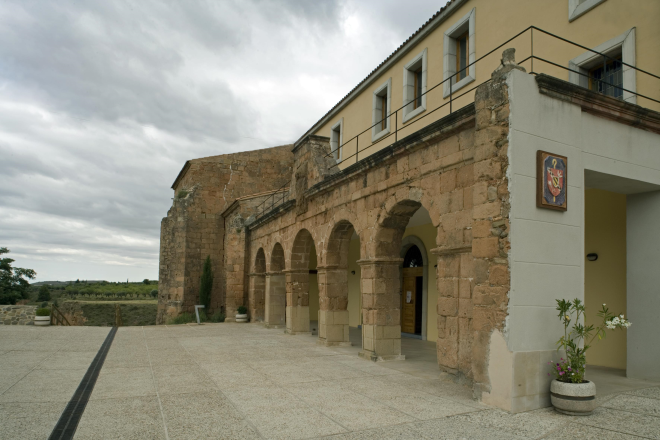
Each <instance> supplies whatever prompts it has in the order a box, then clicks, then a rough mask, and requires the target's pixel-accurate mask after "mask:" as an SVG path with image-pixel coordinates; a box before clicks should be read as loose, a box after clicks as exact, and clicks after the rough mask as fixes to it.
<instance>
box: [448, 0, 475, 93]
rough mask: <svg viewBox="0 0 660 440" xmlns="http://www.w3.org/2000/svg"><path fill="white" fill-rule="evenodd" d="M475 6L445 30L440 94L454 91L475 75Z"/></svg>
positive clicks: (469, 81) (471, 80)
mask: <svg viewBox="0 0 660 440" xmlns="http://www.w3.org/2000/svg"><path fill="white" fill-rule="evenodd" d="M475 26H476V8H473V9H472V10H471V11H470V12H468V13H467V14H465V15H464V16H463V17H461V18H460V19H459V20H458V21H456V22H455V23H454V24H453V25H452V26H451V27H450V28H449V29H447V30H446V31H445V34H444V41H443V61H442V68H443V79H444V83H443V86H442V90H443V92H442V96H443V97H444V98H449V95H450V94H452V93H456V92H457V91H458V90H460V89H462V88H463V87H465V86H466V85H468V84H470V83H471V82H473V81H474V80H475V79H476V77H477V73H476V65H475V63H474V62H475V60H476V52H475V44H474V43H475V41H476V33H475V32H476V28H475Z"/></svg>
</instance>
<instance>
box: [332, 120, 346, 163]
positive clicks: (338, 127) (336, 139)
mask: <svg viewBox="0 0 660 440" xmlns="http://www.w3.org/2000/svg"><path fill="white" fill-rule="evenodd" d="M343 128H344V118H341V119H340V120H339V122H337V123H336V124H335V125H333V126H332V129H331V130H330V148H331V149H332V157H334V159H335V160H336V161H337V162H340V161H341V157H342V154H341V153H342V142H343V136H342V135H343Z"/></svg>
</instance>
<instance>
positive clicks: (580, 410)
mask: <svg viewBox="0 0 660 440" xmlns="http://www.w3.org/2000/svg"><path fill="white" fill-rule="evenodd" d="M550 401H551V402H552V406H554V407H555V409H556V410H557V411H558V412H560V413H562V414H568V415H571V416H588V415H589V414H591V412H592V411H593V410H594V409H595V408H596V384H595V383H593V382H591V381H588V380H587V381H585V382H583V383H567V382H560V381H558V380H556V379H555V380H553V381H552V383H551V384H550Z"/></svg>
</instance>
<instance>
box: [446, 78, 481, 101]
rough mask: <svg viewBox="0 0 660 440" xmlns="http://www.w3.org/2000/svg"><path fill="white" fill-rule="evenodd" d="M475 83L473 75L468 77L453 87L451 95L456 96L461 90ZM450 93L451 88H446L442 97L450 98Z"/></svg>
mask: <svg viewBox="0 0 660 440" xmlns="http://www.w3.org/2000/svg"><path fill="white" fill-rule="evenodd" d="M473 81H474V78H473V77H472V76H471V75H468V76H466V77H465V78H463V79H462V80H460V81H459V82H457V83H456V84H454V85H453V86H451V95H455V94H456V92H457V91H459V90H461V89H462V88H463V87H465V86H467V85H468V84H470V83H471V82H473ZM449 92H450V90H449V87H445V88H444V90H443V94H442V97H443V98H449V95H450V93H449Z"/></svg>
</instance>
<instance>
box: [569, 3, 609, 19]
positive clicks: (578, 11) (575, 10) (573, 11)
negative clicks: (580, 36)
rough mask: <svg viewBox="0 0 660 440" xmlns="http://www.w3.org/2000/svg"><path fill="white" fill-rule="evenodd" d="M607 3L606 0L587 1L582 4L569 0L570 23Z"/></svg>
mask: <svg viewBox="0 0 660 440" xmlns="http://www.w3.org/2000/svg"><path fill="white" fill-rule="evenodd" d="M605 1H606V0H585V1H584V2H582V3H580V0H568V21H569V23H570V22H572V21H573V20H576V19H578V18H579V17H581V16H583V15H584V14H586V13H587V12H589V11H591V10H592V9H593V8H595V7H596V6H598V5H600V4H601V3H603V2H605Z"/></svg>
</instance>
